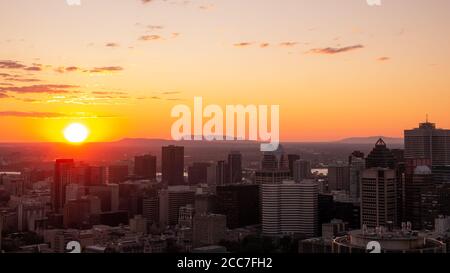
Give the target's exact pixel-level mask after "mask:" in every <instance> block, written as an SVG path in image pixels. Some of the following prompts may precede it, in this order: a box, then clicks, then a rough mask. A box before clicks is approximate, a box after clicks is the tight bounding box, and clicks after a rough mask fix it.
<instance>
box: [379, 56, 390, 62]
mask: <svg viewBox="0 0 450 273" xmlns="http://www.w3.org/2000/svg"><path fill="white" fill-rule="evenodd" d="M390 60H391V58H390V57H380V58H378V59H377V61H380V62H387V61H390Z"/></svg>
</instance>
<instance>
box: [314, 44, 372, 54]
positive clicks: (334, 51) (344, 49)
mask: <svg viewBox="0 0 450 273" xmlns="http://www.w3.org/2000/svg"><path fill="white" fill-rule="evenodd" d="M361 48H364V46H363V45H353V46H346V47H326V48H313V49H311V50H310V51H309V53H313V54H325V55H333V54H338V53H344V52H348V51H352V50H356V49H361Z"/></svg>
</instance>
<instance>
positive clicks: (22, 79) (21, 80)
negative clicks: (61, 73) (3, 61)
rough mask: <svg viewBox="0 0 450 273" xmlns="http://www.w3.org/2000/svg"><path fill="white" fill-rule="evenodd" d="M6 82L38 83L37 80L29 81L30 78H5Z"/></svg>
mask: <svg viewBox="0 0 450 273" xmlns="http://www.w3.org/2000/svg"><path fill="white" fill-rule="evenodd" d="M5 80H7V81H12V82H40V81H41V80H39V79H31V78H19V77H13V78H6V79H5Z"/></svg>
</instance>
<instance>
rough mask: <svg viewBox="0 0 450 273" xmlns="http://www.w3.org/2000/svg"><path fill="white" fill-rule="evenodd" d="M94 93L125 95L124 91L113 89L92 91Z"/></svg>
mask: <svg viewBox="0 0 450 273" xmlns="http://www.w3.org/2000/svg"><path fill="white" fill-rule="evenodd" d="M92 94H94V95H126V94H127V93H125V92H114V91H94V92H92Z"/></svg>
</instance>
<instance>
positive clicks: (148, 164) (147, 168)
mask: <svg viewBox="0 0 450 273" xmlns="http://www.w3.org/2000/svg"><path fill="white" fill-rule="evenodd" d="M134 175H136V176H138V177H141V178H145V179H151V180H156V156H152V155H149V154H148V155H141V156H136V157H135V158H134Z"/></svg>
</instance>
